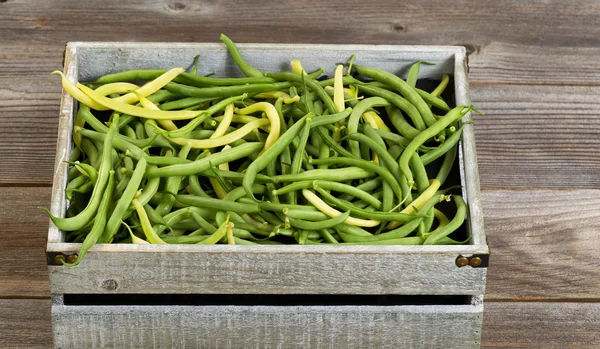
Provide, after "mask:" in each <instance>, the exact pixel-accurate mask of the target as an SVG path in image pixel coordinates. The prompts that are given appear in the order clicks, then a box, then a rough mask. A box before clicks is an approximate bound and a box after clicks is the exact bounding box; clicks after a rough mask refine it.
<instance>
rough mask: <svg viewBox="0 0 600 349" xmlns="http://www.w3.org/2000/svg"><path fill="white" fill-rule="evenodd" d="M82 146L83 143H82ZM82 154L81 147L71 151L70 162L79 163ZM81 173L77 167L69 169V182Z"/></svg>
mask: <svg viewBox="0 0 600 349" xmlns="http://www.w3.org/2000/svg"><path fill="white" fill-rule="evenodd" d="M80 144H81V142H80ZM81 155H82V153H81V149H80V147H75V148H73V149H71V153H70V154H69V161H70V162H75V161H78V160H79V158H80V157H81ZM78 173H79V171H78V170H77V169H76V168H75V167H71V168H70V169H69V173H68V175H67V180H69V181H70V180H72V179H73V178H75V176H77V175H78Z"/></svg>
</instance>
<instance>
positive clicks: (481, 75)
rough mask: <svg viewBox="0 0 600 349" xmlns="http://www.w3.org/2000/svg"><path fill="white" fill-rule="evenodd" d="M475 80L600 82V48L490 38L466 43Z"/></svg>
mask: <svg viewBox="0 0 600 349" xmlns="http://www.w3.org/2000/svg"><path fill="white" fill-rule="evenodd" d="M466 47H467V50H468V52H470V53H471V54H470V56H469V80H470V81H471V82H472V83H483V82H485V83H510V84H546V85H547V84H557V85H599V84H600V62H599V61H598V60H597V59H594V57H598V56H599V55H600V48H599V47H598V46H597V45H596V46H595V47H587V46H570V45H567V46H563V47H560V46H558V47H557V46H554V45H553V43H544V44H541V43H534V44H516V43H511V42H503V41H491V42H486V43H484V44H482V45H479V44H477V43H474V44H467V45H466Z"/></svg>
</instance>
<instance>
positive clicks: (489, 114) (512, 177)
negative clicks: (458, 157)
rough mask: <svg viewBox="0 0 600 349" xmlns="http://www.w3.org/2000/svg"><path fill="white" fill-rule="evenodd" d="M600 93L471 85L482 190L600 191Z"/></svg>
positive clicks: (599, 90) (587, 89)
mask: <svg viewBox="0 0 600 349" xmlns="http://www.w3.org/2000/svg"><path fill="white" fill-rule="evenodd" d="M599 94H600V87H596V86H587V87H582V86H524V85H488V84H484V85H480V84H476V85H472V88H471V96H472V101H473V104H474V105H475V106H476V107H477V108H478V109H480V110H482V111H483V112H484V113H485V115H483V116H480V115H477V114H475V115H474V120H475V126H474V129H475V139H476V143H477V158H478V159H477V160H478V164H479V174H480V177H481V186H482V189H489V188H507V189H509V188H511V189H515V188H563V189H568V188H569V189H573V188H598V187H600V176H598V170H599V169H600V153H599V152H597V151H596V149H598V148H599V147H600V137H599V136H600V99H598V95H599Z"/></svg>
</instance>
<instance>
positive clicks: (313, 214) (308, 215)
mask: <svg viewBox="0 0 600 349" xmlns="http://www.w3.org/2000/svg"><path fill="white" fill-rule="evenodd" d="M283 214H285V215H286V216H288V217H290V218H297V219H305V220H309V221H323V220H326V219H329V216H328V215H326V214H325V213H323V212H321V211H305V210H296V209H287V208H286V209H284V210H283Z"/></svg>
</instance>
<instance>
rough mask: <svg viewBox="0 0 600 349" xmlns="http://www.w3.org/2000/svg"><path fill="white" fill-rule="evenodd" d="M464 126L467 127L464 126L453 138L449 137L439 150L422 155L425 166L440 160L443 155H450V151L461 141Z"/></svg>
mask: <svg viewBox="0 0 600 349" xmlns="http://www.w3.org/2000/svg"><path fill="white" fill-rule="evenodd" d="M464 126H465V125H464V124H463V125H462V126H461V127H460V128H459V129H458V131H456V132H454V133H453V134H452V136H450V137H448V139H446V140H445V141H444V143H442V144H440V145H439V146H438V147H437V148H435V149H434V150H432V151H430V152H427V153H425V154H423V155H421V161H422V162H423V165H425V166H427V165H429V164H430V163H432V162H433V161H435V160H436V159H438V158H440V157H441V156H442V155H444V154H446V153H448V151H450V149H451V148H452V147H453V146H454V145H456V144H457V143H458V141H459V140H460V136H461V134H462V130H463V127H464Z"/></svg>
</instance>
